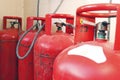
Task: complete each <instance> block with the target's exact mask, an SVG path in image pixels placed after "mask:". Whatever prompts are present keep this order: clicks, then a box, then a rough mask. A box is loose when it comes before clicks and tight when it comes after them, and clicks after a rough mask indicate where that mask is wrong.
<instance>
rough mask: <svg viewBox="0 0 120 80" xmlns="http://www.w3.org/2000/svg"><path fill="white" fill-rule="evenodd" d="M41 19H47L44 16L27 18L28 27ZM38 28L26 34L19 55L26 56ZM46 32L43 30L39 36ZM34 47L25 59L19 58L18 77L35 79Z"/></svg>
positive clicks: (27, 79) (22, 79) (25, 79)
mask: <svg viewBox="0 0 120 80" xmlns="http://www.w3.org/2000/svg"><path fill="white" fill-rule="evenodd" d="M35 20H39V21H41V22H42V23H43V22H44V21H45V18H43V17H28V18H27V29H29V28H30V27H32V26H33V25H34V21H35ZM36 32H37V29H35V30H32V31H30V32H28V33H27V35H25V37H24V38H23V39H22V41H21V43H20V46H19V49H18V50H19V51H18V52H19V55H20V56H24V55H25V53H26V52H27V51H28V49H29V47H30V45H31V43H32V41H33V38H34V36H35V35H36ZM44 33H45V32H44V30H42V31H41V32H40V33H39V35H38V36H41V35H43V34H44ZM33 55H34V53H33V49H32V50H31V51H30V53H29V55H28V56H27V57H26V58H24V59H19V60H18V79H19V80H34V70H33V69H34V68H33V66H34V64H33Z"/></svg>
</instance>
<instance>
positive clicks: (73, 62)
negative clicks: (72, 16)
mask: <svg viewBox="0 0 120 80" xmlns="http://www.w3.org/2000/svg"><path fill="white" fill-rule="evenodd" d="M102 10H114V11H116V12H111V13H99V12H98V13H93V12H90V11H102ZM119 14H120V4H91V5H86V6H82V7H79V8H78V9H77V15H79V16H84V17H91V18H96V17H110V16H112V17H113V16H114V17H115V16H116V18H117V19H116V22H117V23H116V36H115V42H114V44H112V43H110V42H109V41H106V40H105V37H104V36H105V34H103V33H102V34H101V33H98V37H97V40H95V41H88V42H82V43H80V44H77V45H74V46H71V47H69V48H67V49H65V50H64V51H62V52H61V53H60V54H59V55H58V56H57V58H56V59H55V62H54V67H53V69H54V70H53V78H54V80H120V77H119V76H120V64H119V61H120V55H119V54H118V53H120V37H119V34H120V23H119V21H120V16H119ZM102 24H104V23H102ZM105 24H106V23H105ZM76 27H77V29H79V28H80V27H78V26H76ZM101 29H104V30H106V28H101ZM77 31H78V30H77ZM77 31H75V33H76V34H77V33H78V32H77ZM103 32H104V31H103ZM89 35H91V34H89ZM75 36H76V38H77V37H78V35H75ZM78 38H79V37H78ZM79 39H80V38H79ZM79 39H78V40H79Z"/></svg>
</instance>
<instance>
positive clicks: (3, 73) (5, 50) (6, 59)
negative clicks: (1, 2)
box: [0, 16, 22, 80]
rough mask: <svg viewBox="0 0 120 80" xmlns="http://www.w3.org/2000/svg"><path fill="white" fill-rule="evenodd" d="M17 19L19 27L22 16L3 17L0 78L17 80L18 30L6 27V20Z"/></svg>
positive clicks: (0, 40) (0, 35) (0, 41)
mask: <svg viewBox="0 0 120 80" xmlns="http://www.w3.org/2000/svg"><path fill="white" fill-rule="evenodd" d="M8 19H10V20H11V19H12V20H14V19H15V20H18V22H19V23H20V26H19V27H20V28H22V27H21V25H22V23H21V22H22V18H21V17H16V16H4V17H3V30H1V31H0V80H17V79H18V70H17V69H18V68H17V67H18V64H17V57H16V53H15V51H16V45H17V41H18V34H19V30H18V29H17V28H15V27H14V26H11V27H10V28H7V20H8Z"/></svg>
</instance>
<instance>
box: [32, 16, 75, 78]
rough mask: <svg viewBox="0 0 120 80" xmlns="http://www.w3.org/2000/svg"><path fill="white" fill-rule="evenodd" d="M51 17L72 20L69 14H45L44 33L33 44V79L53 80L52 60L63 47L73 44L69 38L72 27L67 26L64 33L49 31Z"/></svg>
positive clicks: (70, 21)
mask: <svg viewBox="0 0 120 80" xmlns="http://www.w3.org/2000/svg"><path fill="white" fill-rule="evenodd" d="M52 18H64V19H66V21H68V23H72V24H73V22H74V17H73V16H72V15H69V14H47V15H46V22H45V23H46V25H45V31H46V34H44V35H43V36H41V37H39V38H38V39H37V41H36V43H35V45H34V80H53V79H52V72H53V62H54V59H55V57H56V56H57V55H58V54H59V53H60V52H61V51H62V50H63V49H65V48H67V47H69V46H71V45H73V39H71V38H70V33H72V32H73V29H72V28H69V27H68V28H67V29H69V30H66V33H63V32H62V33H61V32H60V33H59V32H58V31H57V32H56V33H53V34H52V33H51V23H52Z"/></svg>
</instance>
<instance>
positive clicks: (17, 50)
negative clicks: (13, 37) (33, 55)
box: [16, 23, 44, 59]
mask: <svg viewBox="0 0 120 80" xmlns="http://www.w3.org/2000/svg"><path fill="white" fill-rule="evenodd" d="M36 26H38V23H36V24H35V25H33V26H32V27H31V28H29V29H28V30H27V31H25V32H24V33H23V34H22V36H21V38H20V39H19V41H18V43H17V47H16V55H17V57H18V59H24V58H26V57H27V56H28V55H29V53H30V51H31V49H32V48H33V45H34V43H35V41H36V39H37V37H38V35H39V33H40V31H41V30H42V29H43V27H44V25H42V26H39V27H38V31H37V32H36V34H35V36H34V38H33V41H32V43H31V45H30V47H29V49H28V51H27V52H26V54H25V55H24V56H20V55H19V46H20V43H21V41H22V40H23V38H24V37H25V35H26V34H27V33H28V32H30V31H31V30H33V28H34V27H36Z"/></svg>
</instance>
